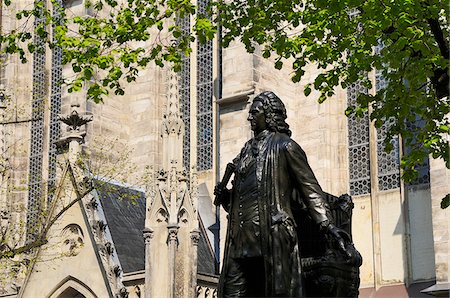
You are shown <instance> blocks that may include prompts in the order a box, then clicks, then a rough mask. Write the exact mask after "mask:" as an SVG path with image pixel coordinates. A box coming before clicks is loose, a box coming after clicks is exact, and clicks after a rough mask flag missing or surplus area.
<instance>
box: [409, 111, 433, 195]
mask: <svg viewBox="0 0 450 298" xmlns="http://www.w3.org/2000/svg"><path fill="white" fill-rule="evenodd" d="M424 125H425V123H424V121H423V119H421V118H420V117H419V116H416V119H415V121H414V122H410V123H407V126H408V128H409V130H410V131H411V132H413V133H414V134H417V132H418V131H419V130H420V129H422V128H423V127H424ZM404 150H405V153H406V154H408V153H409V152H410V151H411V147H410V146H406V144H405V145H404ZM416 170H417V171H418V172H419V176H418V177H417V179H415V180H414V181H411V182H410V183H408V184H407V187H411V186H418V185H427V184H429V183H430V160H429V158H428V157H427V158H426V159H425V160H424V162H423V163H422V164H421V165H418V166H416Z"/></svg>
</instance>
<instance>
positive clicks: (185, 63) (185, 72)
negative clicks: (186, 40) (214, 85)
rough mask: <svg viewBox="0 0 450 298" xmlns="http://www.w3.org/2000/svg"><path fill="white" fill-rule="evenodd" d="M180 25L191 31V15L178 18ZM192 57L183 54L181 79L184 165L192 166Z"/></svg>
mask: <svg viewBox="0 0 450 298" xmlns="http://www.w3.org/2000/svg"><path fill="white" fill-rule="evenodd" d="M177 23H178V25H179V26H180V27H181V29H182V30H183V32H185V33H189V30H190V20H189V16H185V17H184V18H183V19H178V20H177ZM190 82H191V59H190V57H189V56H186V55H184V54H183V56H182V67H181V73H180V81H179V88H178V90H179V93H180V102H181V117H182V118H183V122H184V139H183V166H184V167H186V168H189V167H190V153H191V150H190V148H191V140H190V133H191V129H190V126H191V101H190V96H191V92H190V87H191V83H190Z"/></svg>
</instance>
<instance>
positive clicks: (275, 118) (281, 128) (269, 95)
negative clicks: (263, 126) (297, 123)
mask: <svg viewBox="0 0 450 298" xmlns="http://www.w3.org/2000/svg"><path fill="white" fill-rule="evenodd" d="M255 101H260V102H261V103H262V104H263V109H264V115H265V116H266V123H267V126H268V129H269V130H270V131H276V132H279V133H285V134H287V135H288V136H291V134H292V132H291V130H290V129H289V124H287V123H286V121H285V120H286V118H287V115H286V107H285V106H284V104H283V102H282V101H281V99H280V98H279V97H278V96H276V95H275V93H273V92H272V91H264V92H262V93H261V94H259V95H258V96H256V97H255V99H253V102H255Z"/></svg>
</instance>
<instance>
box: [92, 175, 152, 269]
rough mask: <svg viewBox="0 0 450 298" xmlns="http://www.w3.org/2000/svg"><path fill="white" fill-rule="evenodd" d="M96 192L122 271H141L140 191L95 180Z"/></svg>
mask: <svg viewBox="0 0 450 298" xmlns="http://www.w3.org/2000/svg"><path fill="white" fill-rule="evenodd" d="M97 185H98V186H97V187H96V190H97V193H98V195H99V199H100V203H101V205H102V209H103V212H104V214H105V218H106V222H107V225H108V227H109V230H110V233H111V236H112V238H113V242H114V247H115V249H116V252H117V255H118V257H119V261H120V265H121V266H122V271H123V272H124V273H128V272H135V271H139V270H144V269H145V267H144V264H145V244H144V237H143V235H142V230H143V229H144V224H145V195H144V192H142V191H138V190H135V189H132V188H129V187H125V186H121V185H117V184H112V183H105V182H103V181H101V182H99V183H97Z"/></svg>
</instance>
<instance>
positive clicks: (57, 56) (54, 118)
mask: <svg viewBox="0 0 450 298" xmlns="http://www.w3.org/2000/svg"><path fill="white" fill-rule="evenodd" d="M56 3H57V4H59V5H62V4H63V2H62V0H57V1H56ZM53 16H54V17H55V18H57V17H58V10H57V8H56V7H55V8H54V9H53ZM54 27H55V26H53V29H54ZM54 41H55V40H54ZM61 59H62V50H61V48H59V47H55V48H53V50H52V65H51V67H52V71H51V90H50V92H51V94H50V124H49V128H50V136H49V149H50V150H49V153H48V160H49V170H48V173H49V174H48V175H49V177H48V178H49V179H48V180H49V182H48V189H49V201H51V199H52V198H53V191H54V188H55V179H56V155H57V152H56V141H57V140H58V139H59V137H60V123H59V121H58V115H59V114H60V113H61V80H62V65H61Z"/></svg>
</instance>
